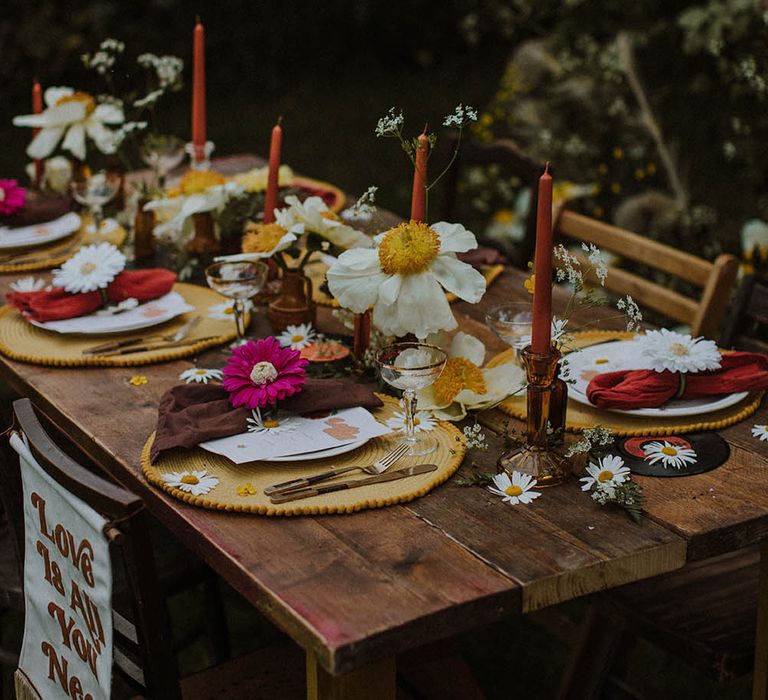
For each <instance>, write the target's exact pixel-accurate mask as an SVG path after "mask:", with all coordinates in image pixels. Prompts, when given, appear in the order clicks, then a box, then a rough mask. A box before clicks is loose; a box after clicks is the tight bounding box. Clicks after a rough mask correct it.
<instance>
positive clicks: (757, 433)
mask: <svg viewBox="0 0 768 700" xmlns="http://www.w3.org/2000/svg"><path fill="white" fill-rule="evenodd" d="M752 435H753V436H754V437H756V438H757V439H758V440H762V441H763V442H768V425H753V426H752Z"/></svg>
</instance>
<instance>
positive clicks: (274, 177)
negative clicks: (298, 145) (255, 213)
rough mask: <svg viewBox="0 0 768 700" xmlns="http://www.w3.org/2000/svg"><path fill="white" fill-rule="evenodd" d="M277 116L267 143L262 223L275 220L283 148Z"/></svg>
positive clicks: (269, 222) (281, 132)
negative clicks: (267, 159)
mask: <svg viewBox="0 0 768 700" xmlns="http://www.w3.org/2000/svg"><path fill="white" fill-rule="evenodd" d="M281 121H283V118H282V117H278V119H277V124H275V125H274V126H273V127H272V140H271V141H270V143H269V174H268V175H267V193H266V194H265V195H264V223H265V224H271V223H272V222H273V221H274V220H275V208H276V207H277V186H278V175H279V173H280V152H281V150H282V148H283V128H282V127H281V126H280V122H281Z"/></svg>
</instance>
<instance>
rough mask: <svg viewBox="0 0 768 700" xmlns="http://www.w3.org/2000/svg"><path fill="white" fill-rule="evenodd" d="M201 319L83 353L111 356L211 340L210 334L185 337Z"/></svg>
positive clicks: (194, 319)
mask: <svg viewBox="0 0 768 700" xmlns="http://www.w3.org/2000/svg"><path fill="white" fill-rule="evenodd" d="M201 320H202V319H201V317H200V316H195V317H194V318H193V319H191V320H190V321H188V322H187V323H186V324H184V325H183V326H182V327H181V328H180V329H179V330H178V331H176V332H174V333H168V334H166V335H160V334H154V335H145V336H141V337H139V338H126V339H124V340H115V341H112V342H110V343H102V344H101V345H94V346H92V347H90V348H86V349H85V350H83V355H89V356H90V355H98V356H99V357H112V356H115V355H129V354H131V353H134V352H148V351H150V350H163V349H165V348H177V347H183V346H184V345H193V344H194V343H200V342H204V341H206V340H211V339H212V336H208V337H206V338H187V336H188V335H189V334H190V333H191V332H192V331H193V330H194V329H195V328H196V327H197V326H198V324H199V323H200V321H201Z"/></svg>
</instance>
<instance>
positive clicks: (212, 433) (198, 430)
mask: <svg viewBox="0 0 768 700" xmlns="http://www.w3.org/2000/svg"><path fill="white" fill-rule="evenodd" d="M382 405H383V404H382V401H381V399H379V398H378V397H377V396H376V395H375V394H374V393H373V392H371V391H369V390H368V389H366V388H365V387H364V386H361V385H360V384H353V383H351V382H346V381H342V380H341V379H307V382H306V384H304V389H303V390H302V391H301V392H300V393H298V394H294V395H293V396H291V397H289V398H287V399H285V400H284V401H281V402H280V408H281V409H283V410H285V411H290V412H291V413H316V412H318V411H331V410H334V409H342V408H354V407H356V406H361V407H362V408H378V407H379V406H382ZM158 414H159V415H158V419H157V432H156V434H155V441H154V443H153V444H152V451H151V454H150V457H151V459H152V461H153V462H154V461H155V460H156V459H157V457H158V455H159V454H160V453H161V452H163V451H164V450H170V449H172V448H174V447H194V446H195V445H198V444H200V443H201V442H205V441H206V440H213V439H215V438H221V437H227V436H228V435H237V434H238V433H243V432H245V430H246V426H247V423H246V419H247V418H250V416H251V412H250V411H249V410H248V409H245V408H232V406H231V404H230V403H229V393H228V392H227V391H226V390H225V389H224V388H223V387H221V386H219V385H213V384H182V385H180V386H175V387H173V389H170V390H169V391H166V392H165V394H163V396H162V398H161V399H160V408H159V411H158Z"/></svg>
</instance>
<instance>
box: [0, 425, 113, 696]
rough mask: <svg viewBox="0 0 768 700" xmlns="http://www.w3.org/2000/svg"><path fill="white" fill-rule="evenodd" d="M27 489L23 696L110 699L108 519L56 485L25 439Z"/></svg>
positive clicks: (20, 444)
mask: <svg viewBox="0 0 768 700" xmlns="http://www.w3.org/2000/svg"><path fill="white" fill-rule="evenodd" d="M11 445H12V446H13V448H14V449H15V450H16V452H18V453H19V457H20V460H21V477H22V482H23V486H24V533H25V535H24V539H25V541H24V549H25V551H24V602H25V606H26V612H25V620H24V642H23V645H22V650H21V657H20V659H19V670H18V671H17V678H16V685H17V687H18V688H19V690H20V691H21V693H20V694H19V697H23V698H34V697H35V696H34V692H35V691H36V692H37V695H38V696H39V697H40V698H43V700H64V699H65V698H67V699H69V700H108V699H109V697H110V686H111V682H112V568H111V563H110V558H109V543H108V540H107V538H106V537H105V536H104V534H103V528H104V525H105V523H106V522H107V521H106V520H105V519H104V518H103V517H102V516H101V515H99V514H98V513H97V512H96V511H95V510H93V508H91V507H90V506H89V505H88V504H86V503H84V502H83V501H82V500H80V499H79V498H77V497H76V496H74V495H73V494H71V493H69V492H68V491H67V490H66V489H64V488H63V487H62V486H61V485H60V484H58V483H57V482H55V481H54V480H53V479H52V478H51V477H50V476H49V475H48V474H47V473H46V472H45V471H44V470H43V468H42V467H41V466H40V464H39V463H38V462H37V460H36V459H35V457H34V456H33V455H32V453H31V452H30V450H29V448H28V447H27V445H26V443H25V441H24V439H22V437H20V436H19V434H17V433H14V434H12V436H11Z"/></svg>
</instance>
